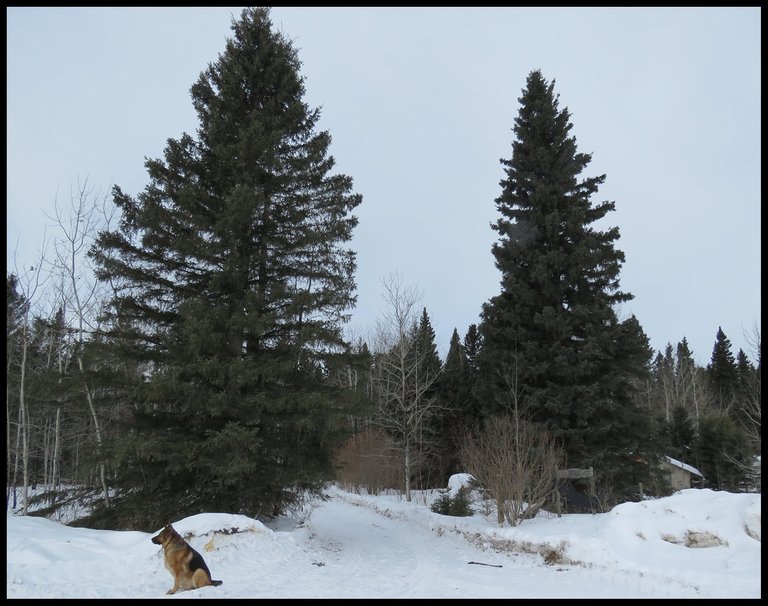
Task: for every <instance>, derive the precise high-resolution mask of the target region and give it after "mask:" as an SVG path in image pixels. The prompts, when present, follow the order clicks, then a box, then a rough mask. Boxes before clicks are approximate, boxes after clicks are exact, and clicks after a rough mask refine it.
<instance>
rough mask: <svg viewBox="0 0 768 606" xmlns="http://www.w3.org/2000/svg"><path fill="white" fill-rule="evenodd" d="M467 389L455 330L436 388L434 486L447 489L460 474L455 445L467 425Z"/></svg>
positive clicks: (457, 333)
mask: <svg viewBox="0 0 768 606" xmlns="http://www.w3.org/2000/svg"><path fill="white" fill-rule="evenodd" d="M469 395H470V388H469V385H468V383H467V356H466V353H465V352H464V346H463V345H462V344H461V339H460V338H459V332H458V330H456V329H455V328H454V329H453V333H452V334H451V341H450V344H449V346H448V353H447V354H446V356H445V364H444V365H443V372H442V374H441V375H440V379H439V380H438V384H437V398H438V401H439V404H440V409H441V411H440V414H439V415H437V416H436V417H435V420H434V422H433V424H434V431H435V434H436V440H435V452H434V456H433V457H432V459H433V463H432V466H433V468H434V473H433V474H431V475H432V476H433V477H435V478H436V481H435V484H436V485H438V486H441V487H443V486H446V485H447V481H448V478H449V476H450V475H451V474H452V473H457V472H459V471H461V470H460V469H459V461H458V454H457V444H458V443H459V440H460V438H461V437H463V434H464V431H465V429H466V424H467V418H466V417H467V409H466V407H467V404H468V402H469Z"/></svg>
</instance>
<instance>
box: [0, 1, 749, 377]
mask: <svg viewBox="0 0 768 606" xmlns="http://www.w3.org/2000/svg"><path fill="white" fill-rule="evenodd" d="M6 10H7V93H8V94H7V99H8V104H7V108H8V109H7V152H8V154H7V157H8V160H7V194H8V195H7V216H8V222H7V261H8V266H9V268H10V267H11V259H12V257H13V255H14V251H16V255H17V257H18V258H19V259H21V260H24V259H26V258H30V259H31V258H34V255H35V251H36V250H37V249H38V248H39V246H40V243H41V241H42V235H43V230H44V226H45V224H46V223H47V220H46V218H45V215H44V213H45V212H49V213H50V212H51V209H52V208H53V202H54V200H55V199H56V198H57V196H58V200H59V203H60V204H61V203H63V204H68V203H69V199H70V192H71V189H72V188H73V187H77V183H78V179H80V180H81V181H82V180H83V179H84V178H86V177H87V178H88V181H89V183H90V184H91V185H93V186H96V187H97V188H98V187H100V188H101V190H102V192H107V191H109V189H110V188H111V186H112V185H113V184H116V185H120V187H121V188H122V189H123V191H125V192H126V193H129V194H137V193H139V192H141V191H142V190H143V189H144V187H145V186H146V184H147V182H148V178H147V173H146V170H145V168H144V159H145V157H150V158H158V157H162V151H163V148H164V147H165V144H166V141H167V139H169V138H178V137H179V136H181V134H182V133H183V132H187V133H189V134H192V135H194V134H195V132H196V128H197V125H198V123H197V116H196V114H195V112H194V109H193V108H192V103H191V98H190V96H189V89H190V87H191V85H192V84H193V83H194V82H195V81H196V80H197V78H198V76H199V75H200V72H201V71H203V70H204V69H205V68H206V66H207V65H208V63H209V62H212V61H215V60H216V58H217V57H218V55H219V53H220V52H222V51H223V50H224V44H225V40H226V38H227V37H229V36H230V34H231V29H230V25H231V17H232V16H234V17H236V18H237V17H239V16H240V12H241V9H240V8H237V7H232V8H225V7H217V8H62V9H58V8H7V9H6ZM271 15H272V21H273V23H274V24H275V26H276V27H278V28H279V29H281V30H282V31H283V32H284V33H285V34H286V35H288V36H289V37H290V38H291V39H292V40H293V41H294V44H295V46H296V47H297V48H298V49H299V58H300V60H301V61H302V69H301V74H302V75H303V76H304V77H305V84H306V97H305V99H306V101H307V102H308V103H309V105H310V106H311V107H321V108H322V115H321V120H320V125H319V126H320V128H321V129H323V130H328V131H329V132H330V134H331V137H332V138H333V143H332V145H331V153H332V155H333V156H334V157H335V159H336V162H337V164H336V167H337V171H338V172H343V173H345V174H348V175H350V176H351V177H352V178H353V179H354V184H355V191H356V192H359V193H361V194H362V195H363V203H362V204H361V205H360V206H359V207H358V209H357V212H356V215H357V216H358V217H359V219H360V224H359V226H358V228H357V230H356V232H355V237H354V240H353V241H352V243H351V246H352V248H353V249H354V250H356V251H357V253H358V273H357V284H358V305H357V309H356V311H355V313H354V316H353V320H352V323H351V326H350V328H351V329H352V330H353V331H354V332H355V333H357V334H359V335H362V336H365V334H366V332H367V331H369V330H370V329H372V328H373V326H374V324H375V322H376V318H377V317H379V315H380V312H381V309H382V305H383V300H382V298H381V293H382V288H381V280H382V278H384V277H385V276H387V275H388V274H390V273H391V272H394V271H399V272H400V273H401V274H402V276H403V278H404V281H405V282H406V283H409V284H417V285H418V286H419V287H420V289H421V292H422V293H423V299H422V304H423V306H426V308H427V312H428V313H429V315H430V318H431V320H432V325H433V327H434V329H435V333H436V338H437V342H438V347H439V349H440V353H441V355H442V356H444V355H445V353H446V350H447V346H448V341H449V339H450V336H451V333H452V331H453V329H454V327H455V328H457V329H458V331H459V334H460V336H461V337H462V338H463V337H464V334H465V333H466V329H467V327H468V326H469V325H470V324H471V323H477V322H478V321H479V313H480V309H481V306H482V304H483V303H484V302H485V301H487V300H488V299H489V298H490V297H491V296H493V295H495V294H498V292H499V289H500V286H499V278H500V275H499V273H498V271H497V270H496V268H495V266H494V259H493V256H492V254H491V245H492V244H493V242H494V241H496V236H497V234H496V232H494V231H493V230H492V229H491V228H490V224H491V223H492V222H493V221H495V219H496V217H497V211H496V207H495V204H494V199H495V198H496V197H497V196H498V195H499V193H500V192H501V189H500V186H499V181H500V180H501V179H502V178H503V167H502V165H501V164H500V162H499V159H500V158H510V157H511V154H512V141H513V136H514V135H513V132H512V127H513V124H514V119H515V117H516V116H517V113H518V110H519V102H518V98H519V97H520V94H521V91H522V89H523V88H524V86H525V82H526V77H527V75H528V73H529V72H530V71H531V70H533V69H541V70H542V73H543V75H544V77H545V78H546V79H547V80H555V91H556V92H557V93H558V94H559V95H560V107H561V108H565V107H567V108H568V109H569V111H570V113H571V122H572V124H573V129H572V131H571V134H573V135H574V136H575V137H576V141H577V145H578V150H579V151H581V152H586V153H591V154H592V162H591V163H590V165H589V166H588V167H587V169H586V170H585V172H584V173H582V177H588V176H595V175H599V174H605V175H606V182H605V184H604V185H603V186H602V188H601V189H600V191H598V193H597V195H596V196H594V197H593V202H595V203H597V202H601V201H603V200H613V201H614V202H615V203H616V211H615V212H612V213H609V214H608V216H607V217H606V218H605V219H604V220H603V222H601V223H600V224H599V225H600V226H601V227H604V228H607V227H612V226H618V227H619V229H620V233H621V238H620V239H619V240H618V242H617V248H619V249H620V250H622V251H623V252H624V253H625V255H626V262H625V264H624V266H623V268H622V271H621V274H620V276H621V287H622V289H623V290H625V291H629V292H631V293H632V294H633V295H634V296H635V298H634V300H633V301H631V302H628V303H625V304H624V305H623V306H622V308H621V309H620V315H621V316H622V317H625V316H628V315H630V314H634V315H636V316H637V318H638V320H639V321H640V323H641V325H642V326H643V329H644V330H645V332H646V334H647V335H648V337H649V338H650V342H651V346H652V347H653V348H654V349H656V350H659V349H661V350H663V349H664V347H665V346H666V344H667V343H668V342H669V343H672V344H673V345H675V344H677V342H678V341H680V340H681V339H682V338H683V337H685V338H686V339H687V340H688V343H689V346H690V347H691V349H692V350H693V353H694V357H695V358H696V360H697V362H699V363H700V364H706V363H708V362H709V360H710V358H711V354H712V346H713V344H714V341H715V335H716V333H717V329H718V327H719V326H721V327H722V328H723V330H724V331H725V334H726V335H727V336H728V338H729V339H730V341H731V343H732V345H733V353H734V355H735V354H736V353H737V352H738V350H739V349H740V348H741V349H743V350H744V351H745V353H747V355H748V356H749V358H750V359H751V360H753V361H754V359H755V357H754V348H753V345H752V339H751V337H752V336H753V335H754V331H755V328H757V329H758V330H760V326H761V317H760V306H761V300H760V272H761V266H760V252H761V251H760V154H761V146H760V127H761V123H760V122H761V120H760V89H761V78H760V73H761V63H760V42H761V28H760V18H761V9H760V8H759V7H736V8H716V7H713V8H674V9H673V8H612V9H608V8H585V7H581V8H553V7H550V8H546V7H541V8H448V7H446V8H298V7H285V8H274V9H273V10H272V13H271Z"/></svg>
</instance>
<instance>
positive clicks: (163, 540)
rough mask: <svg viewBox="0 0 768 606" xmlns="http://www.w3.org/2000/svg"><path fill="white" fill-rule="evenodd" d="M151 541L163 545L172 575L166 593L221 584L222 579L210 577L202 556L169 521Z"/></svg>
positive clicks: (167, 564)
mask: <svg viewBox="0 0 768 606" xmlns="http://www.w3.org/2000/svg"><path fill="white" fill-rule="evenodd" d="M152 542H153V543H155V544H156V545H162V546H163V554H164V557H165V567H166V568H167V569H168V570H169V571H170V573H171V574H172V575H173V587H171V588H170V589H169V590H168V591H167V594H168V595H170V594H173V593H176V592H177V591H178V590H179V589H181V590H186V589H199V588H200V587H207V586H208V585H221V583H222V581H214V580H213V579H211V571H210V570H208V566H206V565H205V560H203V556H201V555H200V554H199V553H197V551H195V550H194V549H192V546H191V545H190V544H189V543H187V542H186V541H185V540H184V539H183V538H182V536H181V535H180V534H179V533H178V532H176V530H175V529H174V528H173V526H171V524H170V523H168V524H167V525H166V527H165V528H163V529H162V530H161V531H160V533H159V534H158V535H156V536H154V537H152Z"/></svg>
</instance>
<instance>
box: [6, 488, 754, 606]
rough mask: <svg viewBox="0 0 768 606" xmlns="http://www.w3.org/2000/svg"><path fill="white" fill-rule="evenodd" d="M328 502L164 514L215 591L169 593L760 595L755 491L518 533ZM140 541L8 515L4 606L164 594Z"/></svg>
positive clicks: (527, 526)
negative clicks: (290, 513) (297, 512)
mask: <svg viewBox="0 0 768 606" xmlns="http://www.w3.org/2000/svg"><path fill="white" fill-rule="evenodd" d="M327 494H328V496H329V497H330V499H329V500H328V501H325V502H318V503H316V504H315V505H314V506H313V508H310V509H309V510H307V511H305V512H304V515H303V516H302V518H303V519H296V520H290V519H281V520H277V521H275V523H273V524H270V526H269V527H267V526H265V525H264V524H262V523H261V522H258V521H256V520H253V519H251V518H248V517H245V516H241V515H233V514H226V513H201V514H199V515H195V516H192V517H189V518H185V519H182V520H178V521H174V527H175V528H176V529H177V530H178V531H179V532H180V533H181V534H182V535H185V536H186V537H187V540H188V541H189V543H190V544H191V545H192V546H193V547H194V548H195V549H197V550H198V551H199V552H200V553H201V554H202V555H203V557H204V558H205V560H206V562H207V564H208V567H209V568H210V570H211V573H212V576H213V578H215V579H221V580H223V582H224V583H223V585H221V586H219V587H205V588H202V589H198V590H194V591H187V592H180V593H177V594H176V595H174V596H167V597H168V599H174V598H302V597H304V598H352V597H363V598H365V597H370V598H383V597H390V598H433V597H448V598H453V597H456V598H459V597H460V598H468V597H478V598H480V597H486V598H520V597H524V598H558V597H560V598H590V597H591V598H642V597H653V598H657V597H674V598H688V597H718V598H719V597H735V598H759V597H760V596H761V583H760V569H761V555H760V539H761V530H760V528H761V523H760V502H761V495H759V494H733V493H727V492H715V491H712V490H696V489H690V490H683V491H680V492H678V493H676V494H674V495H672V496H670V497H666V498H662V499H656V500H647V501H644V502H641V503H625V504H622V505H619V506H617V507H616V508H614V509H613V510H611V511H609V512H607V513H604V514H596V515H591V514H569V515H563V516H561V517H556V516H553V515H550V514H547V513H540V514H539V515H538V516H537V517H536V518H535V519H533V520H526V521H524V522H523V523H522V524H521V525H520V526H518V527H516V528H499V527H498V526H497V525H496V524H495V522H494V521H493V518H492V517H491V516H487V515H484V514H482V513H476V514H475V515H473V516H470V517H463V518H460V517H451V516H444V515H439V514H436V513H434V512H432V511H431V510H430V508H429V505H430V504H431V503H432V502H433V500H434V499H435V498H437V496H438V492H437V491H425V492H416V493H414V498H413V499H412V501H411V502H410V503H409V502H406V501H405V500H404V499H403V497H402V496H401V495H397V494H388V495H383V494H380V495H376V496H373V495H359V494H355V493H351V492H346V491H344V490H341V489H339V488H338V487H329V488H328V490H327ZM158 530H159V529H158ZM187 535H189V536H187ZM151 536H152V534H150V533H144V532H136V531H106V530H93V529H86V528H71V527H68V526H66V525H64V524H62V523H60V522H55V521H51V520H48V519H45V518H40V517H29V516H27V517H23V516H18V515H13V514H12V513H9V515H8V517H7V535H6V546H7V547H6V549H7V564H6V566H7V576H6V583H7V597H9V598H32V597H40V598H153V597H166V596H165V592H166V591H167V590H168V589H170V587H171V585H172V579H171V575H170V573H169V572H168V571H167V570H166V569H165V567H164V565H163V559H162V551H161V549H160V547H159V546H157V545H154V544H153V543H151V542H150V537H151Z"/></svg>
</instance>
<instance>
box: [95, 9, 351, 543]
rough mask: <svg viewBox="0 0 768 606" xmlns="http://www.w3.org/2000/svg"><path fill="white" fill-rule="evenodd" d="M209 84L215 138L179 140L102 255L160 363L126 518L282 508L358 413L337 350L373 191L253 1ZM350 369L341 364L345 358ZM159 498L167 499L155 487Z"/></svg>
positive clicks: (142, 344) (140, 344) (139, 353)
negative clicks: (343, 156) (364, 187)
mask: <svg viewBox="0 0 768 606" xmlns="http://www.w3.org/2000/svg"><path fill="white" fill-rule="evenodd" d="M232 30H233V32H234V34H233V36H232V37H231V38H230V39H228V40H227V43H226V47H225V50H224V52H223V53H222V54H220V55H219V57H218V60H216V61H215V62H213V63H211V64H209V66H208V68H207V69H205V70H204V71H203V72H202V73H201V75H200V78H199V79H198V80H197V82H196V83H195V84H194V85H193V86H192V88H191V96H192V102H193V105H194V108H195V110H196V112H197V115H198V118H199V128H198V130H197V137H196V138H193V137H192V136H190V135H188V134H186V133H185V134H183V135H182V136H181V138H180V139H177V140H175V139H169V140H168V145H167V147H166V148H165V153H164V156H165V158H164V160H160V159H153V160H148V161H147V163H146V167H147V171H148V174H149V180H150V182H149V184H148V185H147V186H146V188H145V190H144V191H143V192H142V193H141V194H139V195H138V196H136V197H131V196H129V195H127V194H125V193H123V191H122V190H121V189H120V188H119V187H115V189H114V201H115V203H116V205H117V206H118V208H119V210H120V211H121V212H122V220H121V223H120V225H119V228H118V229H117V230H116V231H112V232H104V233H102V234H100V237H99V239H98V241H97V244H96V247H95V248H94V250H93V252H92V255H93V257H94V259H95V260H96V262H97V264H98V266H99V271H98V276H99V278H100V279H102V280H109V281H111V282H112V283H113V284H115V285H116V286H117V287H119V289H120V290H119V291H118V293H117V295H116V296H115V297H114V299H113V301H112V305H111V308H110V315H109V318H108V319H109V320H111V322H112V327H113V330H112V334H111V335H110V337H111V338H112V339H113V340H114V343H115V344H116V345H117V346H120V347H121V348H122V350H121V351H122V352H123V353H124V355H126V356H127V357H129V358H130V359H132V360H141V361H142V363H143V364H144V367H143V371H144V376H145V380H144V381H143V382H141V383H140V384H138V385H135V387H134V388H133V389H132V390H131V391H129V392H128V398H127V401H126V402H125V412H126V417H125V428H124V429H125V431H124V439H123V440H121V441H120V443H119V444H117V447H116V453H115V456H116V466H117V469H116V478H117V482H118V486H119V488H121V489H122V491H121V496H122V500H121V501H120V506H119V509H117V510H116V512H117V514H118V519H120V520H121V521H123V522H125V521H130V522H131V523H132V524H134V525H143V526H145V527H149V528H151V527H157V525H158V523H163V522H166V521H167V519H168V516H174V517H178V516H182V515H188V514H190V513H199V512H200V511H232V512H242V513H247V514H249V515H253V516H269V515H273V514H277V513H279V512H281V511H283V510H285V508H286V507H289V506H290V505H291V504H293V503H295V502H296V501H299V500H300V499H302V498H303V495H304V494H306V492H305V491H307V490H309V491H313V490H317V489H318V488H319V487H320V486H321V485H322V483H323V482H324V481H326V480H327V479H329V478H330V477H332V473H333V471H332V467H331V452H332V448H333V447H334V445H335V444H336V437H337V436H336V434H337V432H338V431H339V428H340V426H341V424H340V423H337V422H336V421H337V417H341V416H342V415H343V413H344V412H345V404H344V402H345V400H344V398H343V392H340V388H339V386H338V382H337V381H330V380H328V378H327V372H326V369H327V360H328V358H329V357H333V356H337V355H341V353H342V352H343V351H345V350H346V348H347V346H346V343H345V342H344V339H343V336H342V326H343V324H344V322H346V320H347V319H348V317H349V316H348V313H349V310H350V308H351V307H352V306H353V305H354V302H355V295H354V289H355V283H354V271H355V266H356V262H355V255H354V253H353V252H352V251H351V250H349V249H348V248H346V247H345V244H346V243H347V242H348V241H349V240H350V239H351V235H352V230H353V228H354V227H355V225H356V222H357V220H356V218H355V217H354V216H353V215H351V211H352V210H353V209H354V208H355V207H356V206H357V205H358V204H359V203H360V202H361V199H362V198H361V196H360V195H358V194H354V193H352V179H351V178H350V177H348V176H345V175H340V174H332V170H333V168H334V159H333V157H332V156H329V155H328V149H329V144H330V141H331V138H330V136H329V134H328V132H325V131H322V132H318V131H317V128H316V127H317V122H318V119H319V115H320V113H319V110H318V109H311V108H310V107H308V105H307V104H306V103H305V102H304V100H303V96H304V92H305V89H304V83H303V78H302V77H301V76H300V62H299V59H298V57H297V52H296V49H295V48H294V47H293V46H292V44H291V42H290V40H289V39H288V38H287V37H286V36H285V35H283V34H282V33H280V32H277V31H275V30H274V28H273V26H272V23H271V21H270V16H269V9H267V8H249V9H245V10H244V11H243V12H242V14H241V17H240V19H239V20H235V19H233V23H232ZM337 366H338V365H337ZM150 496H151V498H149V497H150Z"/></svg>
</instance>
